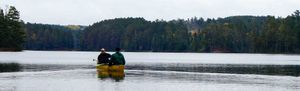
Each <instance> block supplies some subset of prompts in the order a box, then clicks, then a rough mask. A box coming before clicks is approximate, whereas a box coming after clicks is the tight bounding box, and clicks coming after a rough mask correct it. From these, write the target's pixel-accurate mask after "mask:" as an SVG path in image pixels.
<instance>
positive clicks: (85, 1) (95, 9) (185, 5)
mask: <svg viewBox="0 0 300 91" xmlns="http://www.w3.org/2000/svg"><path fill="white" fill-rule="evenodd" d="M5 5H13V6H15V7H16V8H17V9H18V10H19V11H20V14H21V18H22V20H24V21H25V22H36V23H50V24H63V25H67V24H77V25H78V24H80V25H91V24H93V23H95V22H97V21H101V20H104V19H113V18H119V17H144V18H145V19H147V20H155V19H164V20H171V19H178V18H181V19H187V18H190V17H194V16H197V17H203V18H218V17H227V16H234V15H254V16H262V15H273V16H281V17H286V16H287V15H290V14H291V13H293V12H294V11H295V10H299V9H300V0H0V6H1V8H5Z"/></svg>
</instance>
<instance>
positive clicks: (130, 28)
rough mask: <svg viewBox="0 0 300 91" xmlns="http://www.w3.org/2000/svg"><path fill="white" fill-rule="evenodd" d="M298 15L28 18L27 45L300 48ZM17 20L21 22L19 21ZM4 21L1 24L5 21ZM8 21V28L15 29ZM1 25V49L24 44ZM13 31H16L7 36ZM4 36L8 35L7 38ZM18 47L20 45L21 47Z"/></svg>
mask: <svg viewBox="0 0 300 91" xmlns="http://www.w3.org/2000/svg"><path fill="white" fill-rule="evenodd" d="M299 14H300V12H299V11H298V10H297V11H295V12H294V13H293V14H291V15H289V16H287V17H285V18H282V17H274V16H232V17H226V18H217V19H203V18H197V17H195V18H190V19H187V20H183V19H178V20H171V21H164V20H156V21H147V20H145V19H143V18H116V19H109V20H103V21H100V22H97V23H94V24H93V25H91V26H75V25H69V26H62V25H49V24H32V23H27V24H25V28H26V29H25V33H26V38H25V41H26V42H25V44H24V48H25V49H26V50H84V51H98V50H99V49H100V48H106V49H108V50H109V51H113V49H114V48H116V47H120V48H122V49H124V50H125V51H155V52H234V53H300V15H299ZM2 15H4V14H2ZM0 16H1V15H0ZM4 16H5V15H4ZM6 16H8V15H6ZM1 19H2V18H1ZM18 19H19V18H18ZM1 21H2V20H1ZM10 21H12V20H10ZM16 22H18V24H22V23H20V22H19V20H18V21H16ZM0 23H1V25H3V24H2V23H3V22H0ZM4 23H5V24H6V25H8V26H12V24H13V23H7V21H6V22H4ZM5 24H4V25H5ZM8 26H6V27H7V28H11V27H8ZM18 26H20V25H18ZM0 27H1V39H2V40H1V47H0V48H2V47H3V46H4V47H5V46H6V47H8V48H9V47H12V46H13V45H14V43H22V41H21V40H20V41H19V40H16V41H15V40H14V41H10V40H9V39H11V38H15V37H16V38H17V37H22V36H17V35H22V33H23V32H12V33H6V32H4V33H5V34H3V32H2V31H4V30H3V29H5V28H2V27H3V26H0ZM16 28H17V29H14V30H20V27H16ZM7 30H13V29H6V31H7ZM10 34H16V35H14V36H12V37H7V36H8V35H10ZM5 38H9V39H7V40H5V41H3V39H5ZM18 39H19V38H18ZM7 44H9V45H7ZM16 48H18V49H19V48H20V46H16Z"/></svg>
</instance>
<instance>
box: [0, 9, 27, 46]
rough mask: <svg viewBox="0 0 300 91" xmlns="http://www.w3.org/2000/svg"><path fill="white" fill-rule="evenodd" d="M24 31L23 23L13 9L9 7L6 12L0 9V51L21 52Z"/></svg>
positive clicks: (17, 12)
mask: <svg viewBox="0 0 300 91" xmlns="http://www.w3.org/2000/svg"><path fill="white" fill-rule="evenodd" d="M24 29H25V28H24V23H23V22H22V21H21V20H20V15H19V11H18V10H17V9H16V8H15V7H13V6H10V7H8V8H7V10H6V11H4V10H3V9H1V8H0V51H20V50H22V48H23V46H22V44H23V43H24V38H25V31H24Z"/></svg>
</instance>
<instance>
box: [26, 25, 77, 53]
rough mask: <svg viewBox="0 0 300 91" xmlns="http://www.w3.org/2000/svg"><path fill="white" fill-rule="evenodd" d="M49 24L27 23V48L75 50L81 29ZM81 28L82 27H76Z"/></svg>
mask: <svg viewBox="0 0 300 91" xmlns="http://www.w3.org/2000/svg"><path fill="white" fill-rule="evenodd" d="M73 29H75V28H72V29H70V27H68V26H67V27H65V26H60V25H48V24H31V23H27V24H26V36H27V38H26V41H27V42H26V43H25V49H28V50H75V49H77V47H78V45H79V44H78V41H79V39H77V38H78V37H79V33H80V30H73ZM76 29H80V28H76Z"/></svg>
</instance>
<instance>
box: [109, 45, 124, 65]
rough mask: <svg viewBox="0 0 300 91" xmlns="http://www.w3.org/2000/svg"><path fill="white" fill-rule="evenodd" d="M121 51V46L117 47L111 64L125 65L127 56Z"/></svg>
mask: <svg viewBox="0 0 300 91" xmlns="http://www.w3.org/2000/svg"><path fill="white" fill-rule="evenodd" d="M120 51H121V49H120V48H116V53H114V54H112V56H111V63H110V65H125V58H124V56H123V54H122V53H121V52H120Z"/></svg>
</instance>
